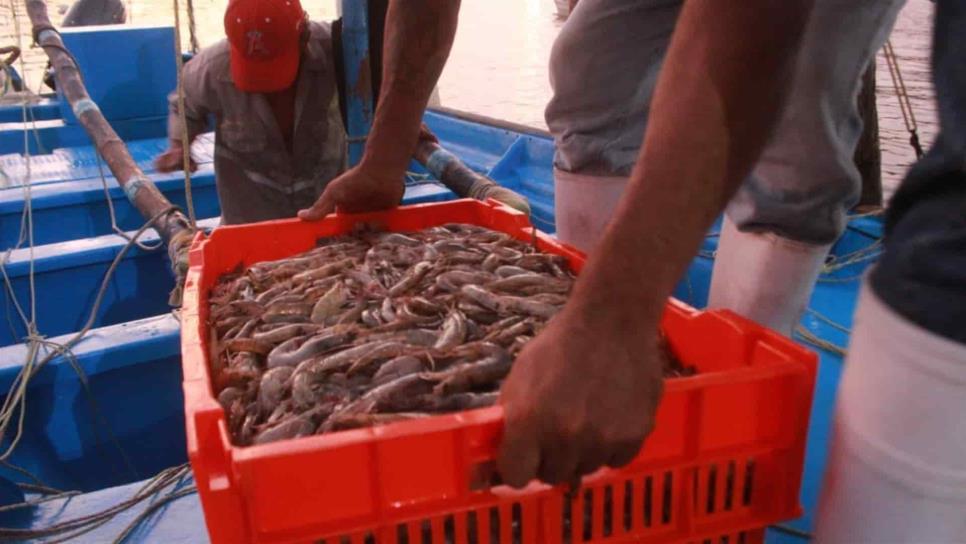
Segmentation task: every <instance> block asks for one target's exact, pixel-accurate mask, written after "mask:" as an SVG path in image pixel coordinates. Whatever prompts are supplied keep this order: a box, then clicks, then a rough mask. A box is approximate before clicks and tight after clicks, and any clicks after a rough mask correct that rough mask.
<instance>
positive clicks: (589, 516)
mask: <svg viewBox="0 0 966 544" xmlns="http://www.w3.org/2000/svg"><path fill="white" fill-rule="evenodd" d="M593 535H594V492H593V491H591V490H590V489H585V490H584V534H583V539H584V542H588V541H589V540H590V537H592V536H593Z"/></svg>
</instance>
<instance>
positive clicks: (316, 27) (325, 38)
mask: <svg viewBox="0 0 966 544" xmlns="http://www.w3.org/2000/svg"><path fill="white" fill-rule="evenodd" d="M309 39H311V40H316V41H321V42H331V41H332V24H331V23H327V22H325V21H309Z"/></svg>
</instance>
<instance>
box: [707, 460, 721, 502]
mask: <svg viewBox="0 0 966 544" xmlns="http://www.w3.org/2000/svg"><path fill="white" fill-rule="evenodd" d="M717 488H718V466H717V465H711V470H709V471H708V505H707V509H708V513H709V514H714V507H715V498H716V497H717V496H718V495H717V491H718V489H717Z"/></svg>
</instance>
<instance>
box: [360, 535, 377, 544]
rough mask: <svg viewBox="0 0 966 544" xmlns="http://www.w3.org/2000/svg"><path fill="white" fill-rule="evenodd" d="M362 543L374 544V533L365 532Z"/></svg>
mask: <svg viewBox="0 0 966 544" xmlns="http://www.w3.org/2000/svg"><path fill="white" fill-rule="evenodd" d="M362 543H363V544H376V535H374V534H372V533H366V536H365V537H363V539H362Z"/></svg>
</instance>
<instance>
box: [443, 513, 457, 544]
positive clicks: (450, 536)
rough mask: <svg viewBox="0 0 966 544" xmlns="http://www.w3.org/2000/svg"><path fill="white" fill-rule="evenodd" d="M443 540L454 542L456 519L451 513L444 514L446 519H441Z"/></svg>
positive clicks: (447, 542) (449, 542)
mask: <svg viewBox="0 0 966 544" xmlns="http://www.w3.org/2000/svg"><path fill="white" fill-rule="evenodd" d="M443 541H444V542H445V543H446V544H452V543H454V542H456V520H455V519H454V518H453V516H452V514H450V515H449V516H446V519H445V520H443Z"/></svg>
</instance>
